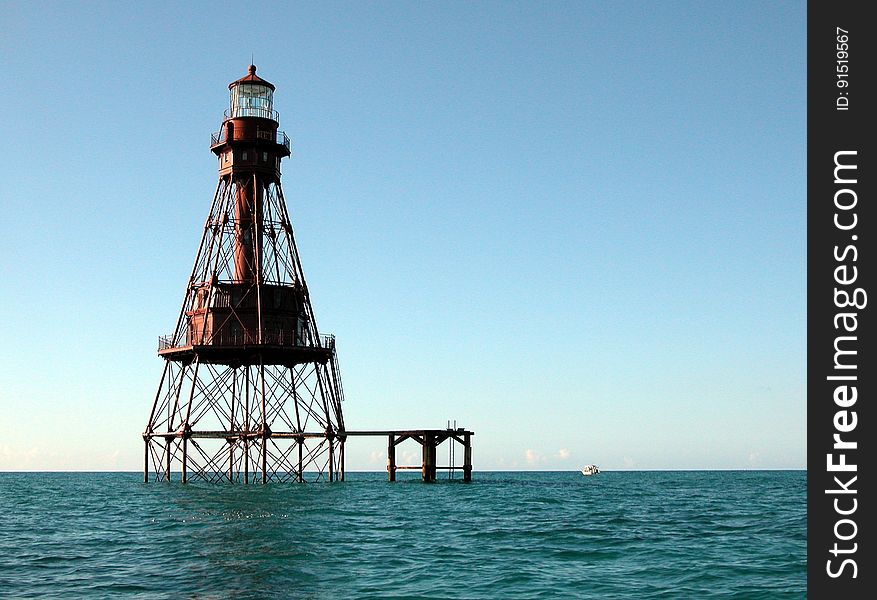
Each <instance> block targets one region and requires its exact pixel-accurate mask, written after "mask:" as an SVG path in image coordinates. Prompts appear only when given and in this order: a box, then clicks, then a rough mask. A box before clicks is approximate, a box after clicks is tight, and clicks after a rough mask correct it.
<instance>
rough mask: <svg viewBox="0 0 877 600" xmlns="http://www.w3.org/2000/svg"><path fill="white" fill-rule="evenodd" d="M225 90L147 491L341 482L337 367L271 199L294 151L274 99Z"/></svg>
mask: <svg viewBox="0 0 877 600" xmlns="http://www.w3.org/2000/svg"><path fill="white" fill-rule="evenodd" d="M230 88H231V89H232V107H231V112H230V113H228V114H227V117H228V118H227V119H226V120H225V122H224V123H223V129H222V130H221V131H220V133H219V134H215V135H214V137H213V140H212V146H211V149H212V150H213V152H214V153H215V154H217V156H218V157H219V161H220V170H219V172H220V178H219V183H218V185H217V188H216V193H215V194H214V198H213V203H212V205H211V208H210V214H209V215H208V217H207V220H206V222H205V225H204V233H203V235H202V237H201V244H200V246H199V248H198V252H197V255H196V258H195V264H194V267H193V269H192V274H191V276H190V278H189V282H188V285H187V287H186V293H185V297H184V299H183V305H182V308H181V310H180V315H179V318H178V320H177V325H176V328H175V330H174V332H173V333H172V334H171V335H169V336H163V337H161V338H160V339H159V355H160V356H162V357H163V358H164V359H165V366H164V373H163V374H162V378H161V382H160V383H159V387H158V392H157V393H156V396H155V400H154V402H153V406H152V411H151V412H150V416H149V422H148V424H147V427H146V430H145V432H144V434H143V439H144V442H145V466H144V479H145V480H146V481H149V479H150V474H152V475H153V476H154V479H155V480H157V481H169V480H170V479H171V476H172V473H174V472H179V473H180V474H181V475H180V477H181V480H182V481H184V482H185V481H187V480H189V479H203V480H207V481H220V480H227V481H228V480H230V481H240V482H253V481H260V482H263V483H264V482H268V481H315V480H320V479H325V480H334V479H343V476H344V442H345V436H344V434H343V432H344V420H343V416H342V409H341V402H342V400H343V391H342V387H341V379H340V371H339V367H338V356H337V353H336V350H335V339H334V337H333V336H327V335H322V336H321V335H320V333H319V330H318V329H317V322H316V319H315V317H314V311H313V307H312V306H311V301H310V296H309V294H308V288H307V284H306V282H305V279H304V273H303V271H302V267H301V261H300V260H299V254H298V249H297V248H296V244H295V238H294V235H293V229H292V223H291V221H290V218H289V214H288V212H287V209H286V202H285V200H284V197H283V190H282V188H281V186H280V160H281V159H282V158H284V157H285V156H288V155H289V141H288V138H287V137H286V136H285V135H284V134H282V133H279V132H277V130H276V128H277V118H276V113H275V112H274V111H273V110H272V109H271V98H272V94H273V90H274V88H273V86H271V84H268V83H267V82H265V81H264V80H262V79H260V78H258V77H256V76H255V67H251V68H250V75H249V76H247V77H245V78H243V79H241V80H238V81H237V82H234V83H232V84H231V86H230ZM269 88H270V91H269ZM253 90H255V92H253ZM260 93H261V94H262V98H261V99H260V98H259V96H258V94H260ZM246 94H249V97H245V96H246ZM254 96H255V97H256V100H255V101H254V100H253V97H254ZM266 98H267V100H266ZM245 101H246V102H247V104H246V105H244V104H243V103H244V102H245ZM259 101H261V102H262V104H258V102H259ZM236 102H239V103H241V106H244V108H243V109H242V108H241V107H239V106H236V104H235V103H236ZM254 115H255V116H254ZM339 432H341V434H340V435H339Z"/></svg>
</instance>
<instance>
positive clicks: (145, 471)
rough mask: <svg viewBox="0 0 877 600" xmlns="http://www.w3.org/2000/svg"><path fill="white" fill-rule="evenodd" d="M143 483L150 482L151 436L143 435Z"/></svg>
mask: <svg viewBox="0 0 877 600" xmlns="http://www.w3.org/2000/svg"><path fill="white" fill-rule="evenodd" d="M143 446H144V455H143V483H149V438H148V437H146V436H145V435H144V436H143Z"/></svg>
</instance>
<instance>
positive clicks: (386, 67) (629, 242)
mask: <svg viewBox="0 0 877 600" xmlns="http://www.w3.org/2000/svg"><path fill="white" fill-rule="evenodd" d="M0 20H2V21H3V23H4V26H3V29H4V34H3V35H2V36H0V66H2V72H3V73H4V76H5V77H6V78H7V84H5V85H3V86H0V99H2V105H3V106H4V117H3V125H4V126H3V129H4V136H3V142H4V147H5V150H4V152H3V160H2V161H0V181H2V182H3V185H2V189H0V204H2V207H0V208H2V212H0V214H2V215H3V217H2V218H3V220H2V223H3V231H4V235H3V236H0V257H2V258H0V269H2V271H0V298H2V307H3V313H4V314H5V315H6V316H5V319H4V324H3V326H2V328H0V344H2V350H0V352H2V361H0V469H3V470H9V469H23V470H41V469H74V470H104V469H123V470H129V469H130V470H137V469H139V468H141V460H142V442H141V440H140V437H139V434H140V432H141V431H142V430H143V427H144V425H145V422H146V419H147V417H148V411H149V408H150V405H151V401H152V396H153V395H154V393H155V389H156V387H157V385H158V380H159V376H160V373H161V360H160V359H159V358H157V356H156V354H155V350H156V343H157V336H158V335H160V334H163V333H167V332H169V331H170V330H171V329H172V328H173V326H174V324H175V319H176V317H177V314H178V311H179V305H180V302H181V301H182V295H183V290H184V286H185V283H186V278H187V276H188V272H189V270H190V269H191V263H192V260H193V257H194V253H195V250H196V247H197V243H198V240H199V236H200V229H201V226H202V223H203V219H204V218H205V216H206V214H207V211H208V209H209V204H210V201H211V199H212V196H213V191H214V188H215V185H216V178H217V174H216V163H215V159H214V157H213V155H212V154H211V153H210V152H209V149H208V146H209V139H210V138H209V134H210V133H211V132H212V131H216V130H218V129H219V126H220V124H221V117H222V111H223V110H224V109H225V108H226V105H227V93H228V92H227V87H226V86H227V84H228V82H230V81H232V80H234V79H237V78H238V77H240V76H242V75H243V74H245V72H246V67H247V65H248V64H249V62H250V57H251V55H252V56H254V57H255V63H256V65H257V66H258V68H259V74H260V75H261V76H263V77H265V78H266V79H268V80H269V81H271V82H272V83H274V84H275V85H276V86H277V93H276V95H275V108H277V109H278V110H279V111H280V115H281V129H283V130H285V131H286V132H287V134H288V135H289V136H290V138H291V140H292V144H293V156H292V158H291V159H288V160H286V161H285V162H284V168H283V187H284V193H285V196H286V198H287V202H288V203H289V208H290V212H291V216H292V219H293V223H294V225H295V227H296V235H297V241H298V245H299V249H300V252H301V255H302V260H303V264H304V268H305V273H306V276H307V278H308V283H309V287H310V289H311V295H312V300H313V302H314V308H315V310H316V313H317V317H318V323H319V325H320V328H321V330H323V331H324V332H332V333H335V334H336V335H337V336H338V344H339V350H340V358H341V361H342V370H343V374H344V388H345V393H346V397H347V401H346V403H345V407H344V410H345V420H346V422H347V424H348V426H349V427H350V428H356V429H371V428H402V427H420V428H424V427H443V426H444V425H445V423H446V421H447V420H448V419H457V421H458V424H459V425H465V426H466V427H468V428H471V429H474V430H475V432H476V438H475V447H474V461H475V467H476V469H479V468H480V469H529V468H538V469H574V468H580V466H581V465H583V464H585V463H592V462H593V463H597V464H599V465H600V466H601V467H602V468H604V469H622V468H632V469H663V468H667V469H688V468H803V467H804V466H805V445H806V437H805V423H806V413H805V381H804V377H805V312H806V301H805V250H806V248H805V135H806V131H805V112H806V101H805V83H806V79H805V78H806V72H805V68H806V64H805V4H804V3H803V2H772V3H761V2H734V3H719V2H681V1H677V2H661V3H653V2H619V3H607V2H573V3H561V2H553V3H541V2H504V3H499V2H481V3H464V2H447V3H429V4H423V3H401V2H377V3H353V2H349V3H347V2H343V3H332V2H329V3H308V4H287V3H276V4H275V3H264V4H260V5H242V4H240V3H228V4H223V3H190V4H186V5H178V4H176V3H141V4H137V5H130V6H129V5H127V4H121V5H120V4H117V3H109V2H104V3H89V4H88V5H87V8H86V5H85V4H77V3H31V2H9V1H5V0H4V1H2V2H0ZM383 445H384V443H383V440H380V439H378V440H374V441H370V440H356V441H355V442H351V443H350V444H349V445H348V454H347V457H348V468H350V469H381V468H383V466H384V464H385V463H384V460H385V459H384V454H383V452H384V450H385V448H384V447H383Z"/></svg>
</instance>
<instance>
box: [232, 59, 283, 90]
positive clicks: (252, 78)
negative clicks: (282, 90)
mask: <svg viewBox="0 0 877 600" xmlns="http://www.w3.org/2000/svg"><path fill="white" fill-rule="evenodd" d="M242 83H250V84H256V85H264V86H265V87H269V88H271V90H272V91H273V90H274V84H273V83H269V82H267V81H265V80H264V79H262V78H261V77H259V76H258V75H256V65H250V67H249V69H247V74H246V75H244V76H243V77H241V78H240V79H238V80H236V81H232V82H231V83H229V84H228V89H231V88H233V87H235V86H238V85H240V84H242Z"/></svg>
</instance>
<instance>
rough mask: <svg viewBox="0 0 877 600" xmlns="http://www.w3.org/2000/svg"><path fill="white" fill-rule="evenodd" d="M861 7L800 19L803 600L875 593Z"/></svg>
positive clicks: (866, 51)
mask: <svg viewBox="0 0 877 600" xmlns="http://www.w3.org/2000/svg"><path fill="white" fill-rule="evenodd" d="M867 6H868V4H867V3H853V2H828V1H826V2H811V3H809V5H808V14H807V19H808V25H807V38H808V39H807V65H808V82H807V127H808V145H807V171H808V172H807V195H808V198H807V296H808V298H807V301H808V310H807V344H808V348H807V437H808V441H807V463H808V465H807V496H808V518H807V528H808V532H807V546H808V548H807V553H808V579H807V586H808V597H810V598H844V599H853V598H866V597H871V596H870V595H869V594H867V593H866V590H869V591H870V593H871V594H873V590H874V589H877V588H875V582H874V579H875V577H874V569H873V568H870V567H872V566H873V558H868V559H866V558H865V553H866V552H868V548H869V544H868V543H867V541H866V540H867V536H868V535H869V534H871V526H870V522H871V519H870V516H871V513H872V512H873V507H872V506H871V504H872V502H873V496H872V495H870V494H868V493H866V492H865V491H864V487H865V485H866V483H867V482H869V481H873V477H872V476H869V474H868V472H869V471H870V466H869V465H868V464H866V461H865V452H866V451H867V452H870V453H871V454H873V448H871V447H869V445H868V444H867V440H868V439H869V436H870V437H873V435H872V432H873V431H874V426H873V410H872V409H871V401H872V400H873V399H874V395H875V386H874V378H875V370H874V365H875V364H877V362H875V360H874V356H873V352H872V351H871V348H872V347H873V345H874V342H873V339H872V337H873V336H874V335H875V334H873V333H870V332H872V331H875V327H874V325H873V321H874V319H873V318H872V317H871V314H870V313H871V311H872V310H873V309H871V308H870V307H867V304H868V302H867V300H868V299H867V294H868V293H869V292H877V290H875V288H874V286H873V285H872V283H873V280H874V276H873V271H874V269H875V268H877V264H875V261H874V256H873V252H872V248H873V242H872V239H873V236H874V232H875V227H874V211H873V209H872V208H871V206H872V205H873V203H874V197H873V185H872V184H871V181H872V180H873V177H874V174H875V169H874V167H873V162H874V158H873V152H872V150H871V146H870V145H871V144H873V134H870V132H869V131H867V130H866V120H870V119H869V118H868V117H869V116H870V115H869V113H873V112H874V103H873V97H872V94H871V93H870V92H869V91H868V90H869V89H870V86H871V85H872V83H873V81H872V80H873V67H874V65H873V64H872V63H871V62H870V57H871V56H872V55H873V53H874V48H873V42H872V40H873V39H874V34H875V31H874V30H875V25H874V23H873V21H870V19H868V18H867V16H866V14H865V7H867ZM869 134H870V135H869ZM869 322H871V323H872V325H871V326H870V327H869V326H868V325H867V323H869ZM865 332H869V333H865ZM870 489H873V486H871V487H870ZM872 549H873V548H872ZM870 556H873V555H870Z"/></svg>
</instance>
